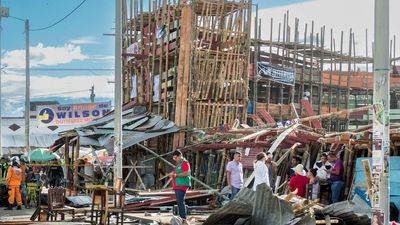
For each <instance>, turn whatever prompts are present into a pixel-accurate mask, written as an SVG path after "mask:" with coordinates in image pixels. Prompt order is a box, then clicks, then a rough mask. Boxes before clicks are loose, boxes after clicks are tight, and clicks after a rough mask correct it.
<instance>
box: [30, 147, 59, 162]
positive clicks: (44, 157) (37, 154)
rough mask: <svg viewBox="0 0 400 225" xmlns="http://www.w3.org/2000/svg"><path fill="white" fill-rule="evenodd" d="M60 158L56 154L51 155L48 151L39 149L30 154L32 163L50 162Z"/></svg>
mask: <svg viewBox="0 0 400 225" xmlns="http://www.w3.org/2000/svg"><path fill="white" fill-rule="evenodd" d="M59 158H60V157H59V156H58V155H57V154H55V153H49V152H48V150H47V149H44V148H38V149H35V150H33V151H31V152H30V153H29V160H30V161H31V162H32V161H49V160H52V159H59Z"/></svg>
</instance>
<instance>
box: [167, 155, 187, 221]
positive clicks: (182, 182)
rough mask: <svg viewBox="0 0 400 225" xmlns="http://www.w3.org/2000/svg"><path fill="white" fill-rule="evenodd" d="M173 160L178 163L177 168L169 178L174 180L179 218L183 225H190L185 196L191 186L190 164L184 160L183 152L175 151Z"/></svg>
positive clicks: (173, 187) (173, 186)
mask: <svg viewBox="0 0 400 225" xmlns="http://www.w3.org/2000/svg"><path fill="white" fill-rule="evenodd" d="M172 158H173V160H174V161H175V162H176V166H175V168H174V171H173V172H171V173H169V174H168V176H169V177H171V178H172V189H173V190H174V191H175V196H176V203H177V205H178V211H179V216H180V217H181V218H182V223H183V224H189V221H187V220H186V219H187V217H186V216H187V212H186V205H185V195H186V191H187V190H188V189H189V187H190V185H191V183H190V165H189V162H188V161H187V160H186V159H185V158H183V155H182V152H181V151H179V150H175V151H174V152H173V153H172Z"/></svg>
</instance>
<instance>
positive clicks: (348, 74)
mask: <svg viewBox="0 0 400 225" xmlns="http://www.w3.org/2000/svg"><path fill="white" fill-rule="evenodd" d="M352 44H353V31H352V29H351V28H350V35H349V56H348V61H347V63H348V65H347V81H346V84H347V89H346V90H347V91H346V109H348V108H349V104H350V76H351V54H352ZM349 126H350V117H349V115H347V117H346V130H348V129H349Z"/></svg>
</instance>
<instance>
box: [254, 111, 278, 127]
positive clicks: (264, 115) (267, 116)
mask: <svg viewBox="0 0 400 225" xmlns="http://www.w3.org/2000/svg"><path fill="white" fill-rule="evenodd" d="M258 114H260V115H261V116H262V118H263V119H264V120H265V121H267V122H268V123H270V124H274V123H276V121H275V120H274V118H272V116H271V115H270V114H269V113H268V112H267V111H266V110H260V111H259V112H258Z"/></svg>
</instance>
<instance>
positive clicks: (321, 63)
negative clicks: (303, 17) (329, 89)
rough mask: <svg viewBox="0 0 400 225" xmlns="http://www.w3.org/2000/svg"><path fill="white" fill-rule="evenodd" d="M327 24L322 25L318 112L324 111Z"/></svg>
mask: <svg viewBox="0 0 400 225" xmlns="http://www.w3.org/2000/svg"><path fill="white" fill-rule="evenodd" d="M324 47H325V26H323V27H321V46H320V49H321V58H320V63H319V64H320V68H319V69H320V80H319V98H318V99H319V103H318V105H319V107H318V114H321V113H322V99H323V96H324V90H323V82H324V59H325V58H324V57H325V51H324Z"/></svg>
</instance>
